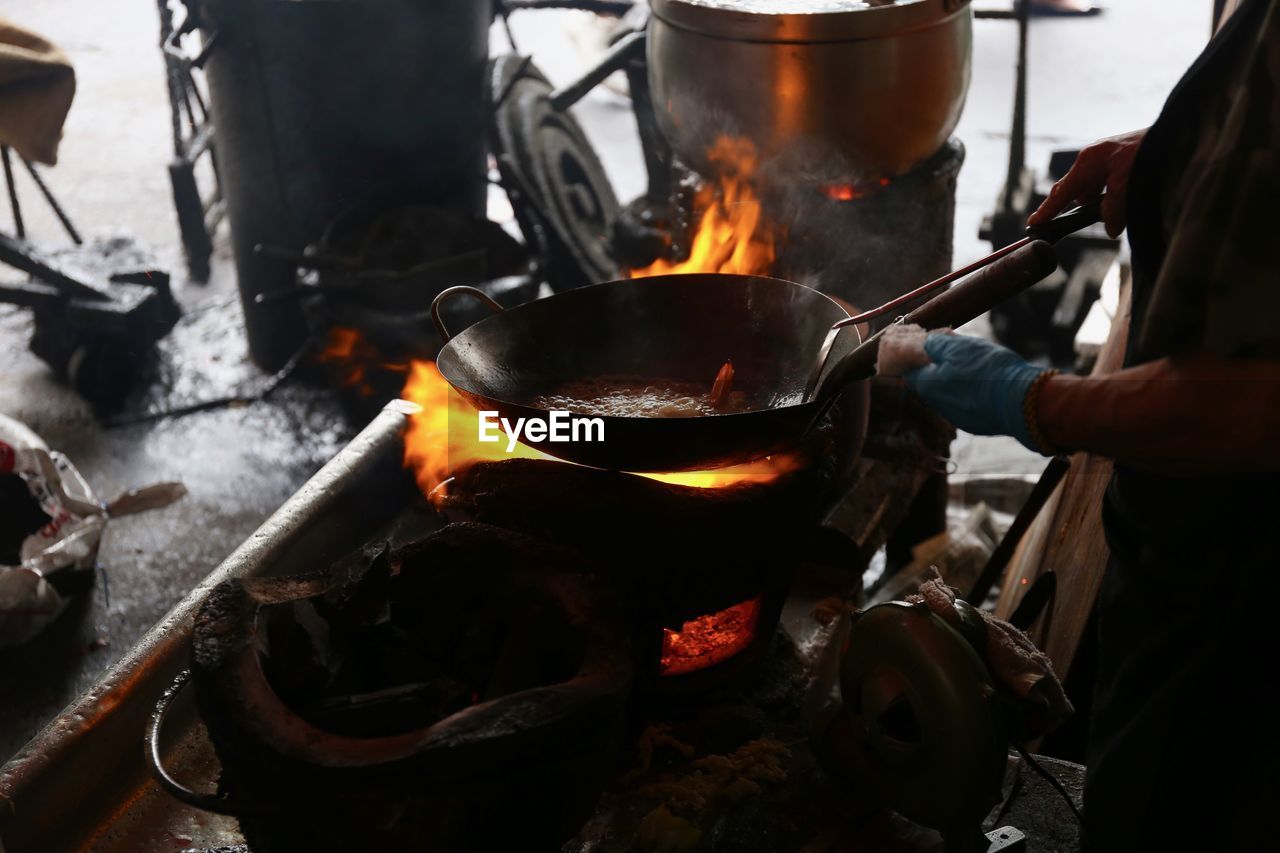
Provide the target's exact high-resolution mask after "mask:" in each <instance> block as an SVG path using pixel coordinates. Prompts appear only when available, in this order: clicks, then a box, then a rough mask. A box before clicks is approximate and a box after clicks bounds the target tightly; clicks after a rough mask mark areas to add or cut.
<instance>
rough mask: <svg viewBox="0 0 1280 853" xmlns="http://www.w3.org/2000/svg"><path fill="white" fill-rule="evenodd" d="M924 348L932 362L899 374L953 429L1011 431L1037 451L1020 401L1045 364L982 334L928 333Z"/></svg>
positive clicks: (984, 432) (985, 432) (976, 432)
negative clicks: (1038, 364)
mask: <svg viewBox="0 0 1280 853" xmlns="http://www.w3.org/2000/svg"><path fill="white" fill-rule="evenodd" d="M924 351H925V352H926V353H928V354H929V358H930V359H931V360H932V361H933V364H930V365H926V366H925V367H919V368H916V369H915V370H912V371H909V372H907V373H904V374H903V376H902V378H903V379H904V380H905V381H906V383H907V387H909V388H910V389H911V390H912V391H914V392H916V393H917V394H919V395H920V396H921V397H922V398H923V399H924V401H925V402H926V403H928V404H929V407H930V408H932V409H933V410H934V411H936V412H937V413H938V414H940V415H942V416H943V417H944V418H946V419H947V420H949V421H951V423H952V424H954V425H955V426H956V427H958V428H960V429H962V430H964V431H965V432H971V433H973V434H974V435H1011V436H1013V437H1014V438H1016V439H1017V440H1018V441H1020V442H1022V444H1023V446H1024V447H1027V448H1029V449H1031V450H1034V451H1035V452H1036V453H1041V452H1042V451H1041V449H1040V448H1039V447H1037V446H1036V443H1035V442H1034V441H1033V440H1032V438H1031V433H1030V431H1029V430H1028V429H1027V419H1026V416H1025V415H1024V414H1023V403H1024V402H1025V401H1026V399H1027V392H1028V391H1030V390H1031V385H1032V383H1033V382H1035V381H1036V378H1037V377H1038V376H1039V375H1040V374H1041V373H1044V372H1045V369H1044V368H1041V367H1036V366H1034V365H1031V364H1027V363H1026V362H1025V361H1023V360H1022V358H1021V357H1020V356H1019V355H1018V354H1017V353H1015V352H1014V351H1013V350H1010V349H1005V348H1004V347H1002V346H999V345H998V344H993V343H990V342H989V341H984V340H983V339H982V338H974V337H969V336H967V335H949V334H945V333H942V332H933V333H932V334H930V335H929V337H927V338H926V339H925V343H924Z"/></svg>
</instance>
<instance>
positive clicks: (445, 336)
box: [431, 284, 506, 344]
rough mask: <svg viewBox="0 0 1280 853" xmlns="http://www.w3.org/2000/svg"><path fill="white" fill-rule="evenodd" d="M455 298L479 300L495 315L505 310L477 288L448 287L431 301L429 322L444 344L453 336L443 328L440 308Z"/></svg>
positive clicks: (465, 286)
mask: <svg viewBox="0 0 1280 853" xmlns="http://www.w3.org/2000/svg"><path fill="white" fill-rule="evenodd" d="M457 296H470V297H471V298H472V299H479V300H480V301H481V302H483V303H484V304H485V306H486V307H487V308H489V310H491V311H493V313H495V314H501V313H502V312H503V311H505V310H506V309H504V308H503V307H502V306H501V305H499V304H498V303H497V302H494V301H493V298H492V297H491V296H489V294H487V293H485V292H484V291H483V290H480V289H479V288H475V287H470V286H468V285H465V284H459V285H457V286H456V287H449V288H446V289H444V290H442V291H440V295H439V296H437V297H436V298H435V299H433V300H431V322H432V323H435V325H436V331H437V332H439V333H440V339H441V340H443V341H444V342H445V343H446V344H447V343H449V340H450V339H451V338H452V337H453V335H452V334H450V332H449V330H448V329H447V328H445V325H444V320H442V319H441V318H440V308H441V307H442V306H443V305H444V304H445V303H446V302H448V301H449V300H450V299H453V298H454V297H457Z"/></svg>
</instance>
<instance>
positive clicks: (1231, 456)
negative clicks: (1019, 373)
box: [1037, 356, 1280, 473]
mask: <svg viewBox="0 0 1280 853" xmlns="http://www.w3.org/2000/svg"><path fill="white" fill-rule="evenodd" d="M1037 416H1038V419H1039V424H1040V429H1041V431H1042V432H1043V433H1044V436H1045V438H1046V439H1047V440H1048V441H1049V442H1050V443H1051V444H1053V445H1054V446H1055V447H1061V448H1065V449H1069V450H1088V451H1090V452H1093V453H1098V454H1101V455H1104V456H1110V457H1112V458H1114V459H1116V460H1118V461H1120V462H1124V463H1126V464H1129V465H1133V466H1135V467H1143V468H1150V469H1155V470H1161V471H1167V472H1170V473H1208V472H1214V471H1222V472H1227V471H1259V470H1264V471H1280V363H1276V362H1270V361H1261V360H1252V359H1214V358H1208V357H1203V356H1196V357H1192V358H1186V359H1178V360H1171V359H1160V360H1159V361H1154V362H1150V363H1148V364H1144V365H1140V366H1138V367H1132V368H1129V369H1126V370H1122V371H1119V372H1118V373H1112V374H1108V375H1106V376H1055V377H1053V378H1052V379H1050V380H1048V381H1047V382H1046V383H1045V384H1044V387H1043V388H1042V389H1041V392H1040V398H1039V405H1038V408H1037Z"/></svg>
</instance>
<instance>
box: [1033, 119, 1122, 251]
mask: <svg viewBox="0 0 1280 853" xmlns="http://www.w3.org/2000/svg"><path fill="white" fill-rule="evenodd" d="M1146 133H1147V131H1146V130H1145V129H1143V130H1134V131H1131V132H1129V133H1122V134H1120V135H1119V136H1111V137H1108V138H1107V139H1100V140H1098V141H1097V142H1095V143H1093V144H1092V145H1087V146H1085V147H1084V148H1083V149H1081V151H1080V155H1079V156H1078V157H1076V162H1075V163H1073V164H1072V165H1071V168H1070V169H1068V170H1067V173H1066V174H1065V175H1063V176H1062V179H1061V180H1060V181H1058V182H1057V183H1056V184H1054V185H1053V189H1052V190H1050V191H1049V197H1048V198H1046V199H1045V200H1044V204H1042V205H1040V207H1038V208H1037V209H1036V211H1035V212H1034V213H1032V214H1031V216H1030V217H1028V218H1027V224H1028V225H1043V224H1044V223H1046V222H1048V221H1049V220H1050V219H1052V218H1053V217H1055V216H1057V215H1058V214H1059V213H1061V212H1062V211H1064V210H1066V209H1067V208H1068V207H1070V206H1071V205H1073V204H1088V203H1089V202H1091V201H1096V200H1097V199H1098V198H1099V197H1100V196H1101V197H1102V221H1103V223H1104V224H1105V225H1106V227H1107V234H1108V235H1110V236H1112V237H1119V236H1120V232H1121V231H1123V230H1124V226H1125V218H1126V212H1125V203H1126V198H1127V197H1128V193H1129V171H1130V169H1132V168H1133V158H1134V157H1135V156H1136V155H1137V153H1138V146H1139V145H1141V144H1142V138H1143V137H1144V136H1146ZM1103 190H1106V195H1105V196H1103Z"/></svg>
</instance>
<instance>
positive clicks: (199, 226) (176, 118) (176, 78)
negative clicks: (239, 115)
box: [157, 0, 226, 281]
mask: <svg viewBox="0 0 1280 853" xmlns="http://www.w3.org/2000/svg"><path fill="white" fill-rule="evenodd" d="M171 2H181V0H157V5H158V7H159V10H160V50H161V53H162V55H163V57H164V66H165V82H166V84H167V90H168V93H169V113H170V128H171V131H172V134H173V160H172V161H170V163H169V182H170V184H171V185H172V186H173V206H174V209H175V211H176V212H177V215H178V229H179V231H180V232H181V234H182V246H183V249H184V250H185V252H186V257H187V270H188V272H189V273H190V275H191V277H192V278H193V279H196V280H198V281H204V280H206V279H208V277H209V258H210V256H211V255H212V254H213V234H214V232H215V231H216V230H217V228H218V224H219V223H220V222H221V221H222V218H223V216H224V215H225V213H226V202H225V201H224V199H223V196H222V178H221V175H220V174H219V171H218V156H217V153H216V151H215V148H214V125H213V120H212V119H211V118H210V115H209V106H208V99H207V97H206V96H205V95H204V94H203V93H202V91H201V85H200V84H198V83H197V82H196V75H195V71H196V70H197V69H201V68H203V67H204V63H205V61H206V60H207V59H208V58H209V54H210V52H211V51H212V50H213V48H214V46H215V45H216V44H217V38H218V34H217V31H216V30H215V31H214V32H213V34H212V35H210V36H209V37H207V38H206V39H205V40H204V43H203V45H202V46H201V49H200V52H199V53H198V54H197V55H195V56H190V55H188V54H187V53H186V51H184V50H183V49H182V44H181V42H182V38H183V36H186V35H188V34H190V33H192V32H194V31H195V30H196V28H197V21H196V17H195V15H194V13H193V12H192V11H191V9H190V8H189V7H187V6H185V5H184V6H183V8H184V10H185V17H184V18H183V20H182V23H181V24H180V25H179V26H177V27H176V28H175V26H174V10H173V8H172V6H171ZM206 155H208V157H209V163H210V166H211V167H212V169H213V191H212V194H211V195H210V196H209V197H208V198H205V197H203V196H202V195H201V194H200V188H199V186H198V185H197V183H196V176H195V169H196V164H197V163H198V162H199V160H200V158H201V157H204V156H206Z"/></svg>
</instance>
